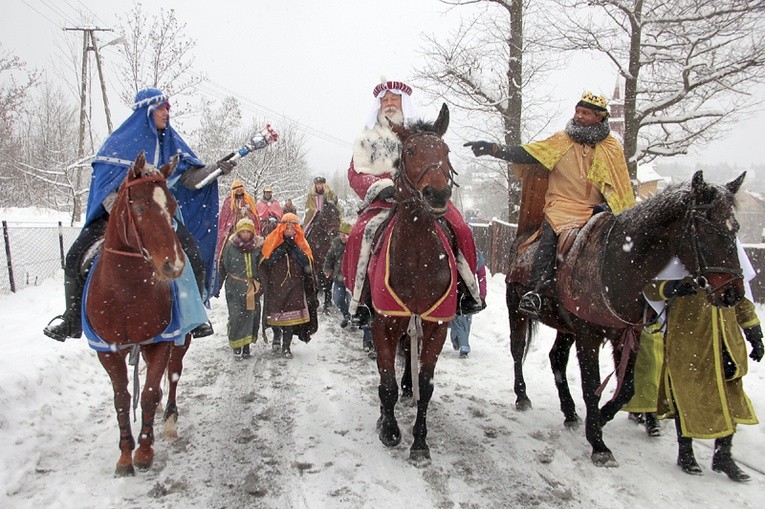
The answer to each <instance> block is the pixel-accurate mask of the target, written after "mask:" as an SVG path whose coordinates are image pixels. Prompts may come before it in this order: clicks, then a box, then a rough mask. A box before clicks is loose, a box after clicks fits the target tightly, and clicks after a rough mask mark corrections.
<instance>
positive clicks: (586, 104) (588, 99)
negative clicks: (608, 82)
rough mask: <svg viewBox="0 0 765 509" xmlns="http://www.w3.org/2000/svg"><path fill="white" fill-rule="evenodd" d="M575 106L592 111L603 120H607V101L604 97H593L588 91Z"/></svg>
mask: <svg viewBox="0 0 765 509" xmlns="http://www.w3.org/2000/svg"><path fill="white" fill-rule="evenodd" d="M576 105H577V106H581V107H583V108H587V109H589V110H592V111H594V112H595V113H597V114H598V115H600V116H601V117H603V118H608V116H609V113H608V99H606V96H604V95H600V96H598V95H595V94H593V93H592V92H590V91H589V90H588V91H586V92H585V93H583V94H582V99H581V100H580V101H579V102H578V103H576Z"/></svg>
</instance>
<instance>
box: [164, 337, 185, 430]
mask: <svg viewBox="0 0 765 509" xmlns="http://www.w3.org/2000/svg"><path fill="white" fill-rule="evenodd" d="M190 345H191V334H186V341H185V342H184V343H183V345H181V346H175V345H173V347H172V348H171V349H170V359H169V360H168V361H167V381H168V390H167V405H165V413H164V415H163V417H164V421H165V429H164V431H163V433H162V436H163V437H164V439H165V440H168V441H170V442H174V441H175V440H178V430H177V429H176V423H177V422H178V407H177V405H176V400H175V398H176V393H177V391H178V381H179V380H180V379H181V373H183V357H184V356H185V355H186V352H187V351H188V349H189V346H190Z"/></svg>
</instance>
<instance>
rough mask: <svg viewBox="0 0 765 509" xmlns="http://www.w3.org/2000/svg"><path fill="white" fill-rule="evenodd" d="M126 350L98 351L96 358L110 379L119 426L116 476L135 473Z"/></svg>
mask: <svg viewBox="0 0 765 509" xmlns="http://www.w3.org/2000/svg"><path fill="white" fill-rule="evenodd" d="M127 352H128V350H119V351H117V352H98V360H99V362H101V365H102V366H103V367H104V369H105V370H106V373H107V374H108V375H109V378H110V379H111V381H112V390H113V391H114V408H115V410H116V411H117V425H118V426H119V428H120V441H119V449H120V458H119V460H117V468H116V470H115V471H114V475H116V476H117V477H125V476H130V475H135V469H133V449H134V448H135V440H134V439H133V432H132V431H131V429H130V392H129V391H128V374H127V366H126V364H125V356H126V355H127Z"/></svg>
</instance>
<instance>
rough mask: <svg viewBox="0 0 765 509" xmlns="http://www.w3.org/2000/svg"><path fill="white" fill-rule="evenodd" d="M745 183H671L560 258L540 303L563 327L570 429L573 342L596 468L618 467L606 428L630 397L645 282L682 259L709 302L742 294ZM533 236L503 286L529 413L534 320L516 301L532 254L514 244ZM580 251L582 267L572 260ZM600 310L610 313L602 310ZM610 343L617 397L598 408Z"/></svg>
mask: <svg viewBox="0 0 765 509" xmlns="http://www.w3.org/2000/svg"><path fill="white" fill-rule="evenodd" d="M743 178H744V175H741V176H740V177H738V178H737V179H735V180H734V181H732V182H729V183H728V184H726V185H725V186H718V185H713V184H709V183H706V182H704V179H703V176H702V174H701V172H697V173H696V174H695V175H694V176H693V179H692V181H691V182H690V183H685V184H682V185H677V186H673V187H670V188H668V189H667V190H665V191H663V192H662V193H660V194H658V195H656V196H654V197H653V198H651V199H649V200H647V201H645V202H643V203H640V204H638V205H637V206H635V207H633V208H631V209H629V210H626V211H624V212H622V213H621V214H619V215H617V216H611V215H610V214H599V215H598V216H596V217H595V218H593V219H592V220H591V221H590V223H588V225H587V226H585V227H584V228H583V230H582V232H581V233H580V234H579V236H578V237H577V239H576V240H575V241H574V245H573V247H572V248H571V250H570V251H569V255H566V257H564V258H563V259H562V260H559V261H558V265H559V269H558V276H559V277H558V278H557V281H556V284H555V285H553V286H556V291H555V292H554V295H552V294H551V295H549V296H548V298H545V299H544V305H543V308H542V311H541V313H540V321H541V322H542V323H544V324H545V325H548V326H550V327H552V328H554V329H557V330H558V337H557V339H556V341H555V344H554V345H553V349H552V351H551V352H550V361H551V364H552V369H553V373H554V374H555V381H556V385H557V388H558V394H559V398H560V402H561V410H562V411H563V413H564V416H565V424H566V425H567V426H573V425H575V424H576V423H578V421H579V417H578V416H577V414H576V410H575V408H574V401H573V399H572V398H571V394H570V392H569V389H568V382H567V381H566V364H567V362H568V355H569V349H570V348H571V346H572V345H576V352H577V357H578V358H579V367H580V371H581V379H582V381H581V383H582V393H583V397H584V402H585V406H586V410H587V414H586V419H585V428H586V429H585V433H586V436H587V440H588V442H589V443H590V445H591V446H592V455H591V458H592V461H593V463H595V464H596V465H598V466H617V463H616V460H615V459H614V456H613V454H612V453H611V451H610V450H609V449H608V447H606V445H605V443H604V442H603V430H602V428H603V426H604V425H605V424H606V423H607V422H608V421H610V420H611V419H613V417H614V415H615V414H616V412H617V411H618V410H619V409H620V408H621V407H622V406H623V405H624V404H626V403H627V401H629V400H630V398H631V397H632V395H633V393H634V386H633V375H634V364H635V357H636V355H637V344H636V343H631V342H630V338H631V337H632V336H631V334H630V333H629V332H635V333H637V332H638V331H639V329H640V326H641V320H642V317H643V312H644V309H645V301H644V299H643V296H642V289H643V287H644V286H645V285H646V283H648V282H649V281H650V280H651V279H653V278H654V277H655V276H656V275H657V274H658V273H659V272H660V271H661V270H662V269H663V268H664V266H665V265H666V264H667V263H668V262H669V261H670V259H671V258H672V257H673V256H677V258H679V259H680V261H681V262H682V263H683V264H684V265H685V267H686V268H687V269H688V270H689V272H691V273H692V274H693V275H694V276H695V277H696V278H697V279H698V278H701V277H702V276H703V278H705V280H706V281H708V282H709V284H708V285H707V292H708V299H709V301H710V303H712V304H714V305H717V306H732V305H735V304H736V303H737V302H738V301H739V300H740V299H741V298H742V297H743V295H744V291H743V280H742V276H741V274H742V271H741V268H740V266H739V263H738V256H737V247H736V232H737V231H738V223H737V222H736V219H735V217H734V195H735V193H736V192H737V191H738V189H739V187H740V186H741V183H742V182H743ZM521 209H522V211H523V210H524V208H523V205H522V207H521ZM585 232H586V233H585ZM530 233H531V232H530V230H528V229H526V230H525V231H524V234H523V235H520V236H519V238H518V239H516V241H515V244H514V246H513V250H512V254H511V257H512V258H511V260H512V261H511V268H510V274H509V276H508V284H507V306H508V311H509V320H510V348H511V353H512V356H513V362H514V367H515V386H514V389H515V394H516V398H517V399H516V408H518V409H519V410H527V409H529V408H531V401H530V400H529V398H528V396H527V395H526V383H525V381H524V378H523V358H524V355H525V352H526V349H527V346H528V342H527V340H530V337H531V332H532V330H533V327H532V323H533V322H532V321H531V320H530V319H529V318H528V316H527V315H525V314H522V313H520V312H519V311H518V302H519V300H520V297H521V296H522V295H523V294H524V293H525V292H526V291H528V288H526V287H525V285H524V282H522V278H520V277H517V276H518V274H519V272H516V271H517V270H518V269H519V267H520V266H521V265H523V264H524V259H525V260H526V261H528V259H529V257H531V256H533V254H532V253H527V254H525V255H520V254H518V246H519V245H521V244H522V243H523V242H524V240H525V239H526V238H527V237H528V236H529V234H530ZM531 250H532V247H530V248H529V251H531ZM574 252H575V253H577V256H576V261H573V260H572V259H573V256H572V253H574ZM526 265H527V264H526ZM577 293H579V295H578V296H577ZM577 298H578V299H579V300H578V301H577ZM564 301H565V302H564ZM572 302H574V303H575V305H572ZM603 309H607V310H609V311H610V315H609V314H608V313H605V314H604V313H602V310H603ZM625 331H626V332H628V334H626V335H625V334H624V333H625ZM604 338H605V339H607V340H608V341H609V342H610V343H611V345H612V349H613V356H614V365H615V366H616V367H617V369H616V373H617V379H618V383H617V391H616V393H615V394H614V397H613V398H612V399H611V400H610V401H608V402H607V403H605V404H604V405H603V406H602V407H600V408H599V400H600V397H599V386H600V385H601V379H600V370H599V362H598V353H599V351H600V348H601V345H602V343H603V339H604Z"/></svg>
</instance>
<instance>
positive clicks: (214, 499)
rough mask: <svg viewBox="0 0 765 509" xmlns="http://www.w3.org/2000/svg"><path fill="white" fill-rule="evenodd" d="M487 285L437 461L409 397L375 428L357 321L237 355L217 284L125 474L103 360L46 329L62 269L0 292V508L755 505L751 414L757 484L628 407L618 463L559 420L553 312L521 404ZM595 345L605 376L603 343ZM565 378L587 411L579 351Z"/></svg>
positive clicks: (451, 357) (445, 385) (761, 447)
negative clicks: (606, 460) (169, 398)
mask: <svg viewBox="0 0 765 509" xmlns="http://www.w3.org/2000/svg"><path fill="white" fill-rule="evenodd" d="M488 302H489V307H488V308H487V309H486V311H484V312H482V313H481V314H479V315H477V316H476V317H475V319H474V330H473V336H472V338H471V344H472V347H473V352H472V353H471V354H470V357H469V358H468V359H466V360H463V359H459V358H458V356H457V352H454V351H453V350H452V349H451V345H450V343H449V341H448V340H447V344H446V346H445V348H444V352H443V354H442V356H441V359H440V361H439V364H438V366H437V367H436V379H435V392H434V396H433V399H432V402H431V405H430V410H429V414H428V424H429V435H428V441H429V444H430V447H431V453H432V461H431V462H430V464H428V465H425V466H415V465H413V464H411V463H410V462H409V461H408V453H409V451H408V449H409V446H410V445H411V427H412V425H413V423H414V415H415V409H414V408H413V407H411V406H406V405H402V404H401V403H399V405H398V407H397V416H398V418H399V424H400V425H401V427H402V433H403V440H402V443H401V444H400V445H399V446H397V447H394V448H392V449H386V448H385V447H384V446H383V445H382V444H381V443H380V441H379V440H378V438H377V434H376V432H375V422H376V420H377V417H378V405H379V403H378V397H377V384H378V376H377V373H376V367H375V364H374V361H371V360H369V359H368V358H367V357H366V355H365V354H364V352H363V351H362V350H361V337H360V333H359V332H358V331H349V330H343V329H340V328H339V325H337V323H338V321H339V320H338V317H337V315H335V314H332V315H329V316H322V317H321V320H320V329H319V332H318V333H317V334H316V335H315V336H314V338H313V340H312V341H311V343H309V344H308V345H305V344H303V343H300V342H297V344H296V345H295V346H294V348H293V352H294V354H295V357H294V359H292V360H284V359H282V358H278V357H274V356H272V354H271V353H270V352H269V350H268V349H267V348H266V347H265V345H263V344H262V342H259V343H258V344H257V345H256V347H255V348H254V356H253V358H252V359H249V360H245V361H235V360H234V359H233V358H232V354H231V351H230V349H229V348H228V346H227V343H226V338H225V334H224V331H225V330H226V326H225V324H226V307H225V302H224V301H223V300H221V299H218V300H214V301H213V308H212V311H211V313H210V316H211V319H212V322H213V325H214V327H215V329H216V334H215V335H214V336H212V337H209V338H203V339H197V340H194V342H193V344H192V346H191V348H190V350H189V353H188V354H187V356H186V363H185V370H184V372H183V376H182V378H181V381H180V386H179V396H178V398H179V408H180V412H181V415H180V419H179V423H178V428H179V434H180V439H179V440H178V441H176V442H175V443H168V442H165V441H163V440H161V439H158V440H157V442H156V443H155V450H156V453H157V456H156V459H155V463H154V466H153V467H152V468H151V469H150V470H149V471H148V472H138V473H137V474H136V476H135V477H132V478H115V477H113V475H112V474H113V471H114V467H115V464H116V461H117V457H118V449H117V441H118V430H117V426H116V417H115V413H114V410H113V403H112V391H111V387H110V384H109V382H108V377H107V375H106V373H105V372H104V371H103V369H102V368H101V366H100V364H99V363H98V361H97V359H96V356H95V354H94V352H92V351H91V350H90V349H89V348H88V347H87V345H86V343H85V341H84V340H69V341H67V342H66V343H57V342H55V341H53V340H51V339H48V338H46V337H45V336H43V334H42V329H43V327H44V326H45V324H46V323H47V321H48V320H49V319H50V318H51V317H52V316H54V315H56V314H58V313H60V312H61V310H62V309H63V308H62V306H63V289H62V276H60V275H59V277H57V278H55V279H51V280H47V281H44V282H43V284H42V285H40V286H39V287H32V288H27V289H25V290H23V291H20V292H19V293H17V294H13V295H5V296H0V308H1V309H2V310H3V313H2V317H3V318H2V324H3V327H2V345H3V355H2V356H1V357H0V486H2V490H0V507H3V508H40V507H50V508H58V507H60V508H71V507H77V508H112V507H114V508H117V507H119V508H124V507H135V508H169V507H195V508H196V507H200V508H202V507H204V508H208V507H220V508H223V507H226V508H239V507H267V508H323V507H329V508H360V507H368V508H372V507H374V508H385V507H416V508H483V507H535V508H536V507H539V508H548V507H549V508H553V507H582V508H584V507H587V508H589V507H609V508H619V507H629V508H636V507H663V506H667V505H671V506H673V507H677V508H682V507H725V508H731V507H737V508H748V507H763V503H764V502H763V501H764V500H765V427H764V426H762V425H759V426H741V427H740V428H739V431H738V433H737V434H736V437H735V440H734V456H735V457H736V458H737V459H738V460H739V462H740V464H741V466H742V467H743V468H744V469H745V470H747V471H748V472H749V473H750V474H751V475H752V478H753V480H752V482H750V483H748V484H743V485H742V484H736V483H733V482H731V481H729V480H728V479H727V478H726V477H725V476H724V475H723V474H717V473H714V472H712V471H711V469H710V464H711V456H712V450H711V443H712V442H711V441H696V455H697V459H698V460H699V463H700V464H701V465H702V467H703V468H704V475H703V476H689V475H686V474H684V473H682V472H681V471H680V470H679V469H678V468H677V467H676V466H675V458H676V445H675V436H674V426H673V424H672V423H670V422H664V423H663V435H662V436H661V437H659V438H649V437H648V436H647V435H646V433H645V432H644V431H643V429H642V428H641V427H639V426H636V425H635V424H633V423H632V422H630V421H628V420H627V418H626V415H622V414H620V415H617V417H616V419H615V420H614V421H613V422H611V423H609V424H608V425H607V426H606V428H605V433H604V437H605V440H606V443H607V444H608V445H609V447H610V448H611V449H612V450H613V452H614V454H615V456H616V458H617V460H618V461H619V463H620V466H619V467H618V468H608V469H606V468H598V467H595V466H594V465H593V464H592V463H591V461H590V459H589V455H590V447H589V445H588V443H587V442H586V440H585V438H584V431H583V429H582V428H580V429H578V430H573V431H570V430H567V429H565V428H564V427H563V417H562V414H561V413H560V411H559V408H558V400H557V396H556V392H555V387H554V384H553V380H552V374H551V372H550V368H549V361H548V359H547V352H548V350H549V347H550V345H551V344H552V340H553V333H552V332H551V331H550V330H549V329H544V328H543V329H542V330H541V334H540V336H539V337H538V339H537V340H536V342H535V343H534V344H533V346H532V349H531V351H530V353H529V355H528V359H527V361H526V371H525V372H526V376H527V384H528V391H529V395H530V397H531V399H532V401H533V403H534V408H533V409H532V410H531V411H528V412H519V411H517V410H516V409H515V408H514V405H513V403H514V401H515V397H514V394H513V391H512V376H513V370H512V364H511V358H510V353H509V345H508V326H507V312H506V309H505V304H504V284H503V280H502V275H496V276H493V277H491V278H490V281H489V299H488ZM759 311H760V315H761V316H765V315H763V314H762V311H763V309H762V307H761V306H760V308H759ZM572 357H573V356H572ZM601 358H602V364H603V368H602V372H603V374H604V375H605V374H606V373H608V372H610V367H609V353H608V352H605V351H604V352H603V354H602V355H601ZM753 364H754V363H753ZM569 378H570V381H571V386H572V390H573V391H574V392H575V394H574V397H575V399H576V401H577V403H578V408H579V412H580V414H582V413H583V404H582V403H581V393H580V391H579V376H578V367H577V364H576V360H575V358H574V360H572V362H571V366H570V369H569ZM745 384H746V387H747V389H748V393H749V395H750V397H751V398H752V400H753V403H754V405H755V408H756V410H757V412H758V414H759V415H760V418H764V417H765V400H763V394H765V366H763V365H760V364H754V365H753V366H752V367H751V373H750V374H749V375H748V377H747V378H746V379H745ZM135 427H136V425H135V424H134V431H135Z"/></svg>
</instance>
